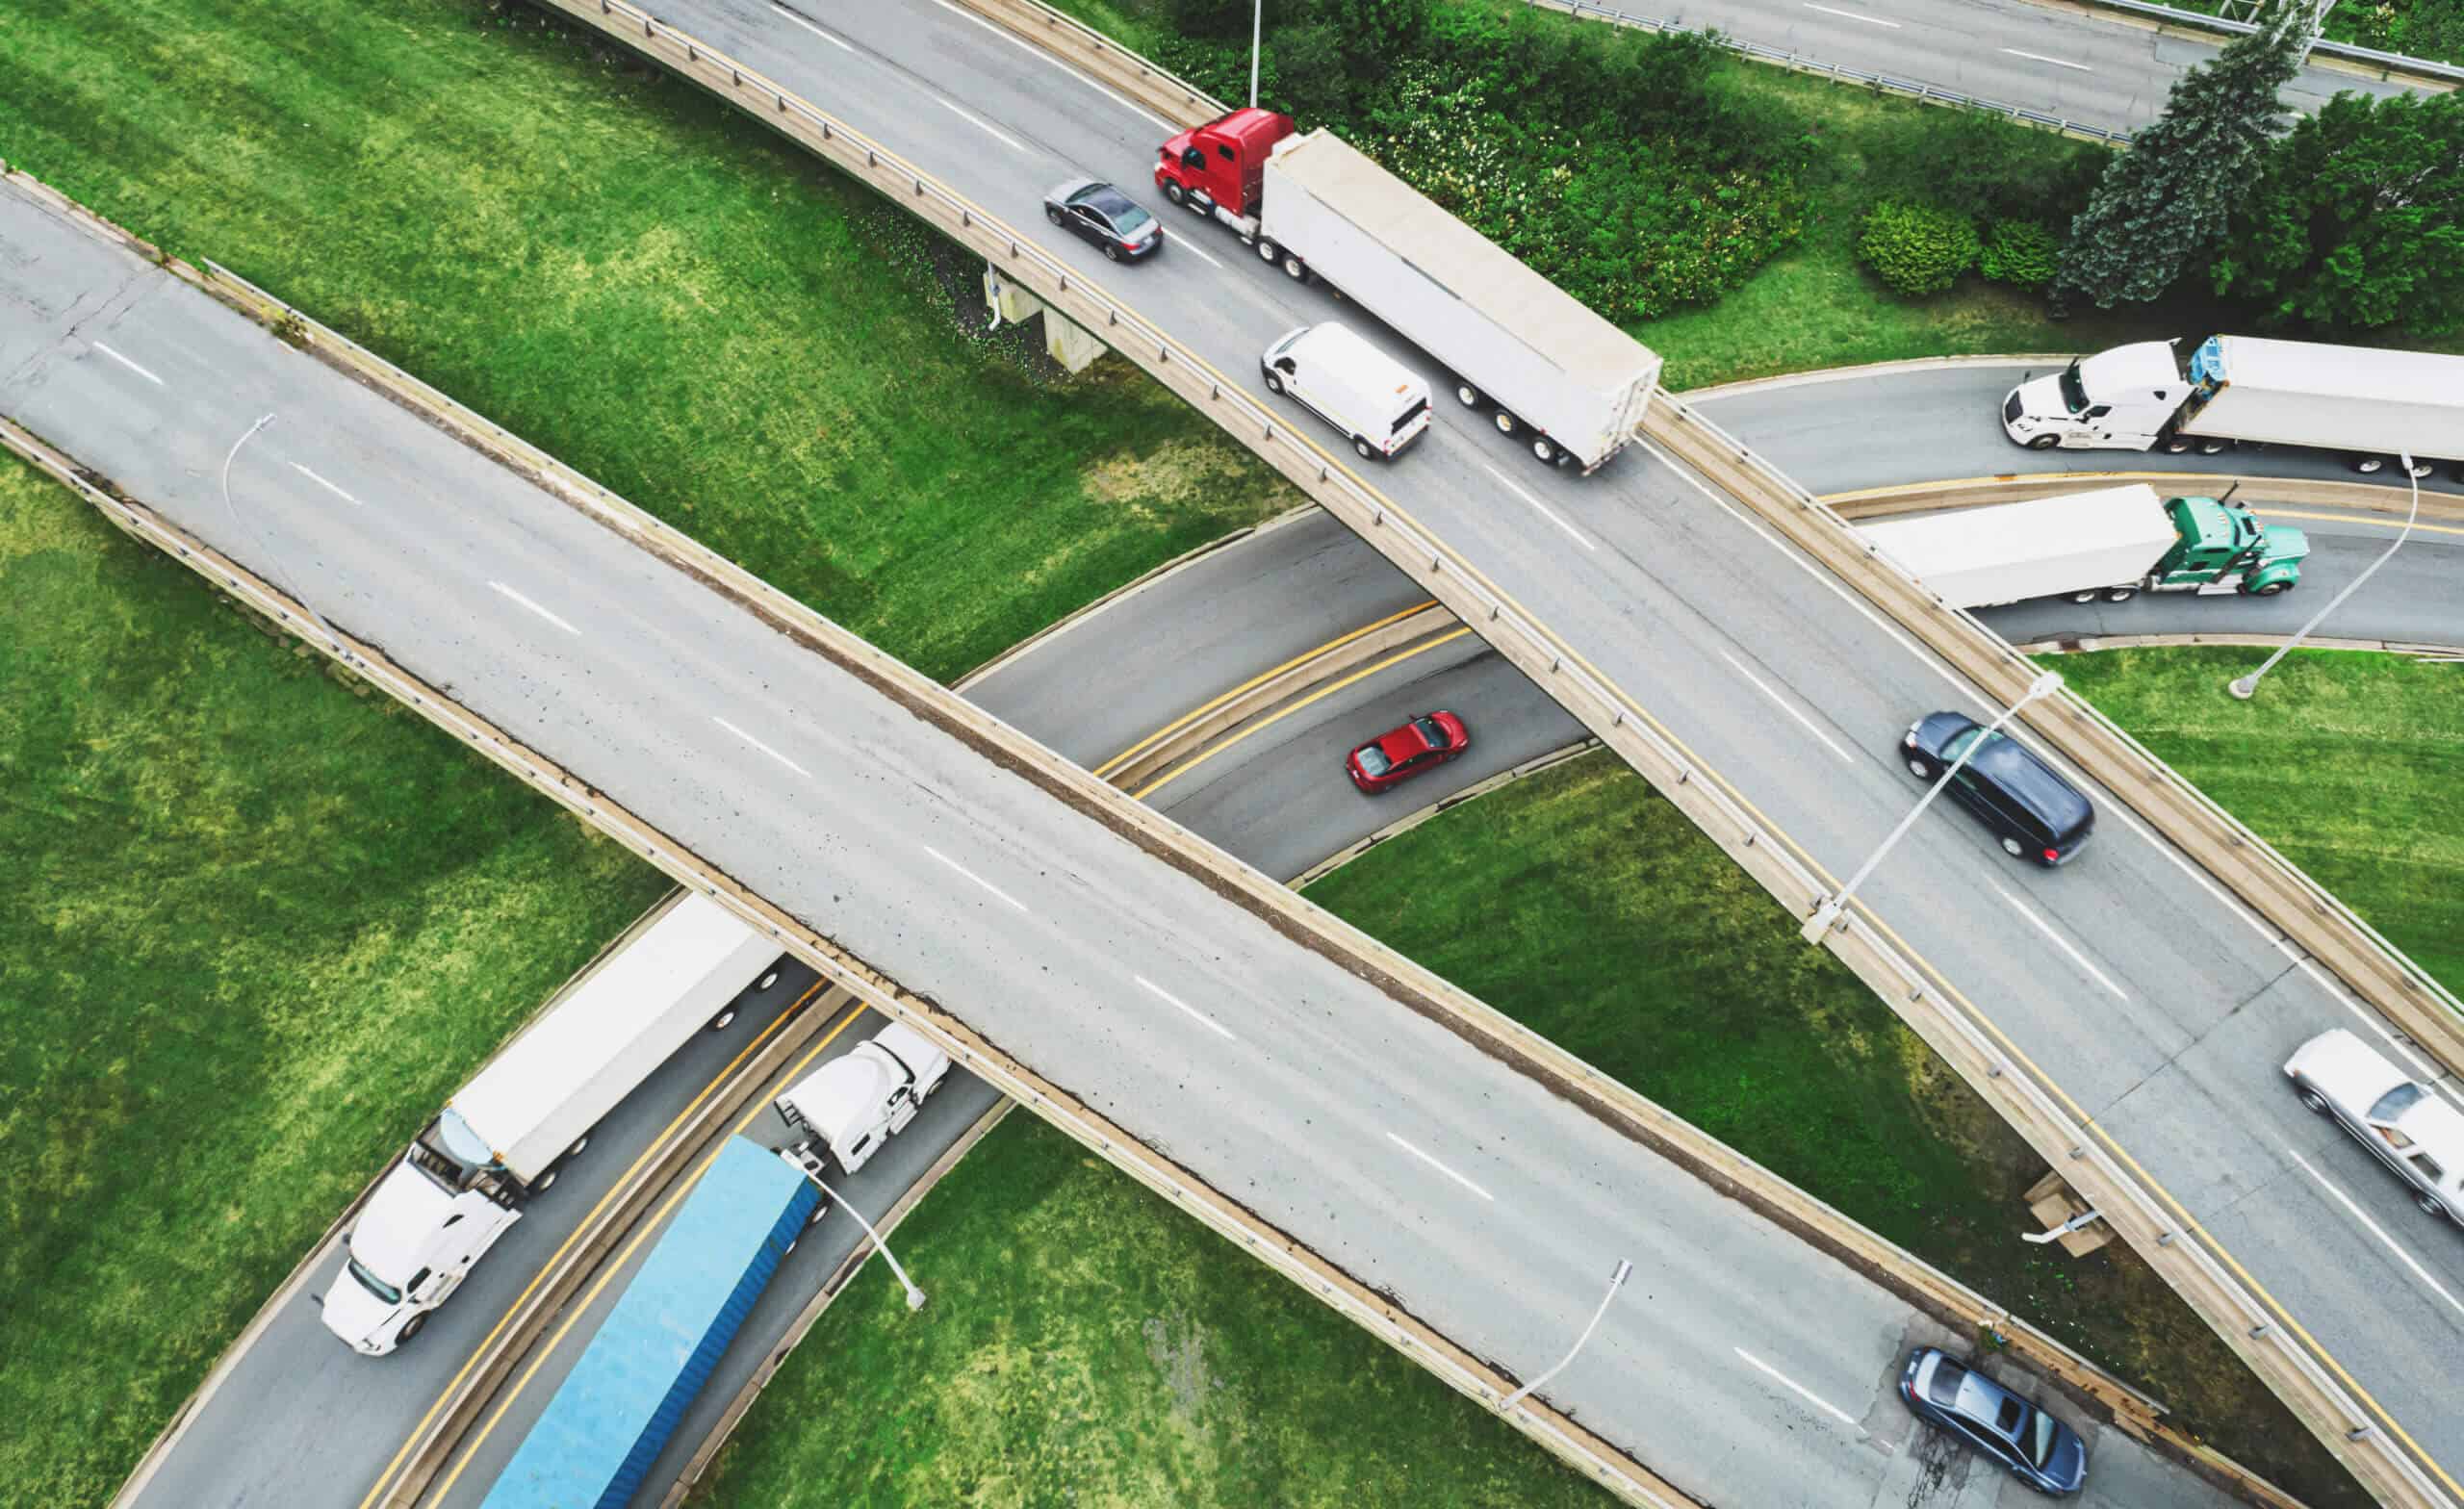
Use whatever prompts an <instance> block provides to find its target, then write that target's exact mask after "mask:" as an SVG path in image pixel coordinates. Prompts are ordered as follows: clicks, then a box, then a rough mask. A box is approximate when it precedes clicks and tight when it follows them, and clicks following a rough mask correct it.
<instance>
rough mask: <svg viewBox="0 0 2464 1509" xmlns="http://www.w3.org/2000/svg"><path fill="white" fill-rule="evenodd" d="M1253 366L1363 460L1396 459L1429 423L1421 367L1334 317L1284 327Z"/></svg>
mask: <svg viewBox="0 0 2464 1509" xmlns="http://www.w3.org/2000/svg"><path fill="white" fill-rule="evenodd" d="M1258 367H1259V369H1260V370H1261V371H1264V372H1265V373H1266V380H1267V391H1268V392H1270V393H1281V394H1289V395H1290V396H1293V397H1294V398H1296V399H1298V400H1299V402H1300V406H1301V407H1302V408H1304V409H1307V410H1308V411H1309V412H1311V413H1312V414H1315V415H1317V416H1318V417H1319V418H1320V419H1322V420H1324V421H1325V422H1327V423H1329V424H1332V425H1333V426H1334V427H1335V428H1337V429H1338V430H1341V431H1342V432H1343V436H1344V438H1345V439H1346V440H1348V441H1350V442H1351V448H1352V449H1353V450H1354V451H1356V452H1358V453H1359V455H1360V458H1361V459H1362V460H1364V461H1386V460H1391V459H1393V457H1394V455H1395V453H1396V452H1397V451H1399V450H1400V449H1402V448H1404V447H1405V446H1408V445H1410V444H1411V442H1412V437H1413V436H1415V435H1418V434H1419V433H1420V432H1421V431H1423V430H1424V429H1426V428H1428V384H1427V383H1425V382H1424V381H1422V380H1421V377H1420V374H1419V373H1417V372H1415V371H1412V370H1411V369H1410V368H1408V367H1405V366H1404V365H1403V364H1402V363H1400V362H1399V361H1397V360H1395V359H1394V358H1393V357H1391V356H1388V355H1387V354H1386V353H1385V352H1383V351H1381V350H1379V349H1377V347H1375V346H1373V345H1370V344H1369V343H1368V342H1366V341H1364V340H1362V339H1361V338H1360V337H1359V336H1357V335H1354V334H1353V333H1352V332H1350V331H1349V330H1347V329H1345V328H1344V327H1343V326H1342V325H1339V324H1336V323H1334V322H1333V321H1331V320H1329V321H1328V322H1326V323H1325V324H1322V325H1302V326H1301V327H1300V328H1299V329H1297V330H1291V331H1286V332H1285V333H1284V334H1283V335H1282V336H1280V337H1278V338H1277V339H1276V341H1275V343H1274V345H1270V346H1268V347H1267V349H1266V354H1265V355H1264V356H1261V357H1259V358H1258Z"/></svg>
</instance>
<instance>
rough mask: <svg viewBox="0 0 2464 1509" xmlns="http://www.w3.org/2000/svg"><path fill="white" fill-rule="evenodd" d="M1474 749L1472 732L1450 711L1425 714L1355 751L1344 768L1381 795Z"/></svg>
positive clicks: (1362, 785) (1355, 781) (1355, 782)
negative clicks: (1395, 785)
mask: <svg viewBox="0 0 2464 1509" xmlns="http://www.w3.org/2000/svg"><path fill="white" fill-rule="evenodd" d="M1471 747H1472V732H1471V730H1470V729H1466V728H1464V727H1463V720H1462V719H1460V718H1457V717H1456V716H1454V715H1453V714H1452V713H1450V712H1424V713H1423V714H1421V715H1420V716H1419V717H1417V718H1414V719H1413V720H1412V721H1411V722H1409V723H1407V724H1405V725H1403V726H1402V727H1401V728H1399V729H1395V730H1394V731H1393V732H1391V733H1381V734H1379V735H1378V736H1377V737H1375V738H1373V739H1372V740H1370V741H1369V742H1368V743H1366V744H1364V745H1362V746H1361V747H1360V748H1358V749H1356V750H1354V751H1352V752H1351V754H1350V755H1349V756H1348V757H1347V758H1346V759H1345V760H1344V769H1345V770H1346V771H1347V773H1349V775H1350V776H1351V783H1352V784H1353V785H1355V786H1358V787H1359V788H1360V789H1361V790H1363V791H1368V792H1378V791H1383V790H1385V789H1386V788H1387V787H1388V786H1391V785H1394V784H1395V783H1396V782H1398V781H1403V780H1411V779H1412V778H1413V777H1414V776H1417V775H1420V774H1421V773H1422V772H1424V771H1429V770H1435V769H1436V768H1437V767H1438V766H1440V765H1443V764H1445V763H1446V762H1447V761H1448V760H1450V759H1453V758H1456V757H1457V756H1459V755H1461V754H1462V753H1463V752H1464V751H1465V750H1468V749H1470V748H1471Z"/></svg>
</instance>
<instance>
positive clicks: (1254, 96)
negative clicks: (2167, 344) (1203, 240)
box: [1249, 0, 2335, 110]
mask: <svg viewBox="0 0 2464 1509" xmlns="http://www.w3.org/2000/svg"><path fill="white" fill-rule="evenodd" d="M2327 3H2328V4H2330V5H2333V4H2334V3H2335V0H2327ZM1266 23H1267V0H1255V3H1254V4H1252V5H1251V6H1250V7H1249V108H1250V109H1251V110H1255V109H1257V108H1258V38H1259V35H1260V34H1261V33H1263V32H1264V31H1265V30H1266Z"/></svg>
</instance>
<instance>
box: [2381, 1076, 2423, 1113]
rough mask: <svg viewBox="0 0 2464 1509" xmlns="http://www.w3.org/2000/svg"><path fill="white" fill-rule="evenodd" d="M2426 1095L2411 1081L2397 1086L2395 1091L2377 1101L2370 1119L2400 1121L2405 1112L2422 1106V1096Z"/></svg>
mask: <svg viewBox="0 0 2464 1509" xmlns="http://www.w3.org/2000/svg"><path fill="white" fill-rule="evenodd" d="M2425 1093H2426V1091H2425V1090H2424V1089H2423V1088H2422V1087H2420V1086H2418V1085H2416V1084H2414V1083H2412V1082H2411V1081H2410V1080H2407V1081H2405V1082H2404V1083H2403V1084H2401V1085H2399V1086H2397V1087H2395V1088H2394V1089H2391V1090H2389V1091H2388V1092H2387V1093H2386V1094H2384V1095H2381V1096H2379V1097H2378V1099H2377V1101H2376V1102H2375V1103H2374V1104H2373V1105H2372V1106H2371V1108H2370V1119H2371V1120H2373V1121H2400V1120H2402V1119H2403V1117H2404V1113H2405V1112H2407V1111H2410V1110H2412V1109H2413V1108H2414V1107H2415V1106H2418V1105H2420V1104H2421V1100H2422V1096H2423V1095H2424V1094H2425Z"/></svg>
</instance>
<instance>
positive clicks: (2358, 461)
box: [2352, 456, 2387, 476]
mask: <svg viewBox="0 0 2464 1509" xmlns="http://www.w3.org/2000/svg"><path fill="white" fill-rule="evenodd" d="M2386 465H2387V458H2386V457H2385V456H2356V457H2354V458H2353V463H2352V469H2353V470H2354V471H2356V472H2358V473H2361V474H2362V475H2364V476H2370V475H2372V474H2374V473H2377V472H2380V471H2383V470H2384V469H2385V468H2386Z"/></svg>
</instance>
